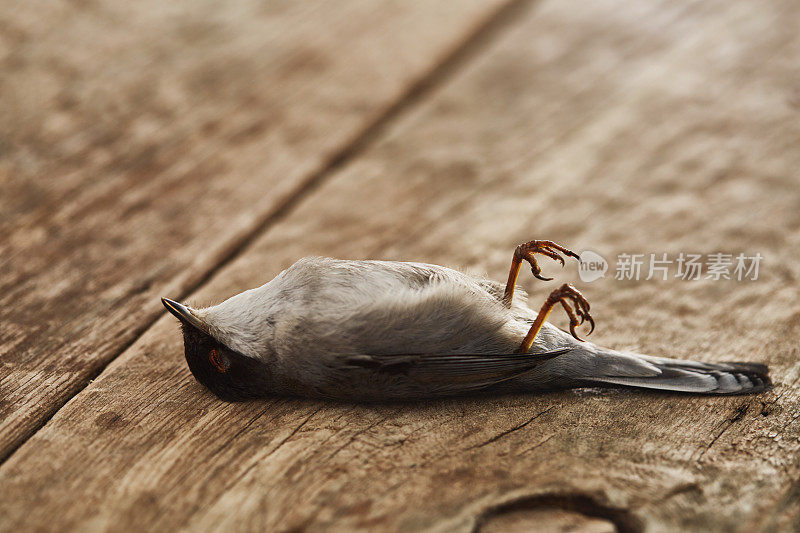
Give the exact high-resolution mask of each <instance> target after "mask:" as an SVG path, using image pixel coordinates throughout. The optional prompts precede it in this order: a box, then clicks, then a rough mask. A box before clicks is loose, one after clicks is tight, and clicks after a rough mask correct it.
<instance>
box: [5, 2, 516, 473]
mask: <svg viewBox="0 0 800 533" xmlns="http://www.w3.org/2000/svg"><path fill="white" fill-rule="evenodd" d="M40 4H41V3H37V2H28V3H23V4H21V5H19V6H16V7H15V8H14V9H13V10H5V11H4V12H3V13H2V15H0V35H2V37H0V38H2V39H3V41H4V46H2V47H0V50H2V52H0V53H1V54H2V55H0V61H2V65H3V66H2V68H3V71H4V72H6V73H8V74H9V75H8V76H4V77H3V80H2V84H0V91H1V92H0V124H2V125H3V127H2V130H3V133H2V135H3V138H2V143H0V336H1V337H2V342H0V361H2V365H0V379H1V380H2V381H0V391H1V392H0V458H2V457H5V456H6V455H7V454H8V453H10V452H11V451H12V450H13V449H14V448H15V447H16V446H18V444H19V443H20V442H22V441H23V440H24V439H25V438H27V436H29V435H30V434H31V432H33V431H35V430H36V429H37V428H38V427H40V426H41V424H42V423H43V422H44V421H45V420H47V418H48V417H49V416H51V415H52V413H53V412H55V410H57V409H58V408H59V407H60V406H62V405H63V404H64V402H66V401H67V399H69V398H70V397H71V396H72V395H74V394H75V393H76V392H77V391H78V390H80V389H81V388H82V387H84V386H85V385H86V383H87V382H88V381H89V380H90V379H92V378H93V377H95V376H96V375H97V374H98V373H99V372H100V370H102V368H103V367H104V366H105V365H106V364H107V363H108V361H109V360H111V359H112V358H113V357H115V356H116V355H118V354H119V353H120V352H121V351H122V350H123V349H124V348H125V347H126V346H128V345H129V344H130V343H131V342H132V341H133V340H134V339H135V338H136V337H137V336H138V335H139V334H140V333H141V332H142V331H143V330H144V329H145V328H146V327H147V326H148V325H150V324H151V323H152V322H153V321H154V320H155V318H156V317H157V316H158V314H159V313H160V312H161V311H162V309H161V307H160V305H159V303H158V300H157V296H158V295H160V294H162V293H165V292H167V293H170V294H176V295H180V294H186V293H187V292H188V291H190V290H191V289H192V288H193V287H195V286H197V284H198V283H200V282H201V281H202V280H203V279H204V278H205V277H206V276H207V275H208V273H209V272H211V271H212V270H213V269H214V268H216V267H217V266H218V265H219V264H220V263H221V262H224V261H225V260H226V259H227V258H228V257H230V256H231V255H232V254H233V253H235V251H236V250H237V249H238V248H239V247H240V246H241V245H242V244H243V243H245V242H247V240H248V239H249V238H250V236H251V235H252V234H253V232H254V231H256V230H257V229H258V228H260V227H263V226H264V224H265V223H266V222H267V221H269V220H270V216H272V214H274V213H275V212H276V210H278V209H281V208H282V206H284V205H285V204H286V202H287V201H288V200H289V199H291V198H295V197H297V196H298V194H299V195H302V193H303V192H302V191H304V190H305V189H306V188H308V187H309V186H310V185H311V184H313V183H314V182H315V180H316V181H318V180H319V179H320V178H321V176H322V175H323V174H322V173H324V170H325V169H326V168H327V167H329V166H330V165H332V164H335V163H337V162H338V161H340V160H341V158H342V157H344V156H345V155H346V154H347V153H349V152H348V151H350V150H352V149H353V143H354V142H358V141H359V139H360V136H362V135H364V132H367V131H370V128H371V127H374V126H375V125H376V124H380V121H381V120H382V119H383V118H382V117H385V116H386V115H387V113H391V112H393V110H394V109H396V108H397V106H398V105H400V106H402V102H403V101H404V99H405V98H408V97H409V95H410V94H413V92H414V91H416V90H418V88H419V84H420V83H427V82H426V81H425V80H427V79H428V78H429V77H430V76H431V73H432V72H434V70H435V69H436V68H438V65H440V64H441V63H442V62H443V61H445V60H447V59H448V58H449V57H451V56H452V54H453V53H454V51H456V50H458V49H459V47H460V46H461V45H462V43H463V42H464V40H465V39H466V38H467V37H469V36H471V35H474V33H475V31H476V29H478V28H480V27H481V25H483V24H485V23H486V22H487V21H489V20H492V17H493V16H494V15H495V14H496V13H497V12H498V11H497V9H498V7H499V6H501V5H502V2H501V0H496V1H492V2H482V1H478V0H474V1H473V0H469V1H467V2H459V3H458V5H457V6H456V7H452V6H448V7H445V6H439V5H434V4H431V3H430V2H424V1H418V2H402V3H398V2H383V3H376V2H371V1H360V0H353V1H347V2H315V3H308V2H302V3H299V2H288V3H287V2H269V3H266V4H265V3H263V2H256V1H248V2H238V3H237V4H236V6H235V7H228V8H225V9H220V7H219V6H218V5H217V4H214V3H213V2H212V3H209V2H203V3H200V4H198V3H197V2H189V1H182V2H166V3H165V2H156V1H146V2H134V3H125V2H116V3H94V2H89V3H85V2H82V3H77V4H76V3H62V4H59V5H57V6H53V5H51V4H50V3H47V5H46V6H44V5H40Z"/></svg>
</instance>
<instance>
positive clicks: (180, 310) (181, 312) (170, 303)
mask: <svg viewBox="0 0 800 533" xmlns="http://www.w3.org/2000/svg"><path fill="white" fill-rule="evenodd" d="M161 303H162V304H164V307H166V308H167V311H169V312H170V313H172V314H173V315H175V316H176V317H177V318H178V320H180V321H181V322H185V323H187V324H191V325H192V326H194V327H196V328H197V329H199V330H200V331H202V332H204V333H208V328H207V327H206V325H205V324H204V323H203V322H202V321H201V320H200V319H199V318H197V317H196V316H195V315H194V313H193V312H192V310H191V309H189V308H188V307H186V306H185V305H183V304H179V303H178V302H176V301H174V300H170V299H169V298H161Z"/></svg>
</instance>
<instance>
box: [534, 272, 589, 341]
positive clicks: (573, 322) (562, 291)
mask: <svg viewBox="0 0 800 533" xmlns="http://www.w3.org/2000/svg"><path fill="white" fill-rule="evenodd" d="M559 302H560V303H561V306H562V307H563V308H564V311H566V313H567V316H569V331H570V333H572V336H573V337H575V338H576V339H578V340H579V341H582V340H583V339H581V338H580V337H578V334H577V333H576V332H575V328H576V327H578V326H580V325H582V324H583V323H584V322H588V323H589V325H590V326H591V327H590V329H589V332H588V333H587V335H591V334H592V332H593V331H594V319H593V318H592V315H591V314H589V307H590V306H589V301H588V300H587V299H586V298H585V297H584V296H583V294H581V293H580V291H579V290H578V289H576V288H575V287H573V286H572V285H570V284H569V283H565V284H564V285H562V286H561V287H559V288H558V289H556V290H554V291H553V292H552V293H550V296H549V297H548V298H547V302H546V303H545V305H546V306H548V307H553V306H555V304H557V303H559ZM570 302H571V303H572V305H570Z"/></svg>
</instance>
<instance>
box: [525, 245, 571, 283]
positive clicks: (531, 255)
mask: <svg viewBox="0 0 800 533" xmlns="http://www.w3.org/2000/svg"><path fill="white" fill-rule="evenodd" d="M536 254H539V255H544V256H546V257H549V258H550V259H553V260H554V261H558V262H559V263H561V267H562V268H563V267H565V266H566V265H567V263H566V261H565V260H564V255H566V256H569V257H574V258H575V259H578V260H580V256H579V255H578V254H576V253H575V252H573V251H572V250H569V249H567V248H564V247H563V246H560V245H558V244H556V243H554V242H553V241H529V242H526V243H524V244H520V245H519V246H517V249H516V250H515V255H516V256H517V257H518V258H519V259H525V261H527V262H528V263H529V264H530V265H531V272H533V276H534V277H535V278H536V279H540V280H542V281H552V279H553V278H547V277H544V276H542V275H541V272H542V270H541V268H539V264H538V262H537V261H536V257H535V256H536ZM562 254H563V255H562Z"/></svg>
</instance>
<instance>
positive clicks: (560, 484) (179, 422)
mask: <svg viewBox="0 0 800 533" xmlns="http://www.w3.org/2000/svg"><path fill="white" fill-rule="evenodd" d="M796 9H797V8H796V7H794V6H793V5H792V4H791V3H789V2H784V3H781V2H773V3H770V4H759V5H758V6H755V5H752V6H751V5H745V4H735V5H729V4H728V3H724V2H717V3H708V2H705V3H698V4H692V5H691V6H688V7H687V6H684V5H680V6H678V5H674V3H663V4H661V5H657V4H654V3H651V2H641V3H636V2H629V3H628V4H627V5H625V6H620V5H619V2H611V1H608V2H593V3H590V4H586V3H578V2H546V3H544V4H542V5H541V6H540V8H539V9H538V10H537V11H536V13H535V14H534V15H532V16H530V17H528V18H527V19H526V20H524V21H520V23H519V25H518V26H517V27H515V28H513V31H510V32H509V33H508V35H507V36H506V38H505V39H504V40H503V41H502V42H500V43H499V44H498V45H497V46H496V47H495V48H493V49H492V50H491V52H490V53H487V54H486V56H485V57H483V58H481V60H480V61H477V62H476V63H475V64H474V65H473V66H472V67H471V68H470V69H468V70H467V71H466V72H465V73H464V74H463V75H462V76H460V77H459V78H458V79H456V80H454V82H453V83H452V84H451V85H449V86H448V87H446V88H445V90H443V91H442V92H441V93H440V94H438V95H436V97H435V98H433V99H432V100H431V101H430V102H428V103H427V104H426V105H424V106H421V107H420V108H419V109H417V110H415V111H414V112H413V113H411V114H410V116H407V117H406V118H405V119H404V120H402V121H401V122H400V123H399V124H397V126H396V127H395V128H393V129H392V131H391V132H389V134H388V135H387V136H386V138H384V139H383V140H382V141H381V142H380V143H379V144H378V145H377V146H376V147H375V148H374V149H372V150H370V151H369V152H368V153H367V154H365V155H363V156H362V157H360V158H359V160H358V161H357V162H356V163H355V164H352V165H350V166H348V167H347V168H346V169H344V170H343V171H342V172H341V173H340V174H339V175H337V176H336V177H335V178H334V179H333V180H330V181H329V182H327V183H326V184H325V185H324V186H323V187H321V188H320V189H319V190H317V191H316V192H314V193H313V194H311V195H309V196H308V197H307V198H306V199H305V201H304V202H303V203H302V204H301V205H300V206H299V208H298V209H297V210H296V211H294V212H293V213H292V214H291V216H290V217H288V218H287V219H286V220H285V221H283V222H282V223H281V224H279V225H277V226H276V227H274V228H272V229H271V230H270V231H269V232H268V233H266V234H265V236H264V237H263V238H262V239H259V240H258V242H256V243H255V245H254V246H253V247H252V249H250V250H248V252H247V253H246V254H244V255H243V256H242V257H240V258H239V259H237V260H236V261H235V262H234V263H233V264H231V265H230V267H228V268H226V269H225V270H224V271H222V272H220V273H219V275H217V276H215V278H214V279H213V280H212V282H211V283H210V284H208V285H207V286H206V287H204V288H203V290H201V291H200V292H199V293H198V294H197V295H196V297H195V298H194V300H195V301H200V302H207V301H215V300H218V299H220V298H223V297H225V296H229V295H231V294H233V293H235V292H238V291H240V290H242V289H244V288H248V287H251V286H254V285H256V284H259V283H261V282H264V281H266V280H268V279H269V278H270V277H272V275H274V274H275V273H276V272H277V271H278V270H279V269H281V268H284V267H286V266H288V265H289V264H290V263H291V262H292V261H293V260H294V259H296V258H298V257H300V256H301V255H306V254H327V255H336V256H340V257H356V258H365V257H384V258H404V259H414V260H428V261H434V262H441V263H447V264H451V265H458V264H461V265H465V266H469V267H472V268H475V269H479V270H486V271H487V272H489V273H491V275H492V276H493V277H495V278H498V279H502V278H503V277H504V275H505V269H506V268H507V264H508V261H509V258H510V252H511V250H512V247H513V245H514V244H516V243H517V242H519V241H520V240H523V239H526V238H530V237H550V238H555V239H558V240H560V241H563V242H564V243H567V244H570V245H572V246H574V247H576V248H578V249H581V248H582V247H584V246H585V247H592V248H594V249H596V250H597V251H600V252H602V253H604V254H605V255H607V256H609V257H611V256H613V255H616V254H617V253H618V252H642V253H647V252H655V253H660V252H669V253H675V252H678V251H700V252H714V251H718V250H720V251H732V252H737V251H740V250H741V251H745V252H749V253H753V252H756V251H760V252H761V253H762V254H764V255H765V256H766V257H767V259H766V260H765V263H764V265H763V268H762V272H761V277H760V279H759V280H758V281H756V282H750V283H736V282H712V281H700V282H694V283H690V282H683V281H678V280H670V281H666V282H656V281H650V282H644V281H642V282H638V283H634V282H628V283H622V282H616V281H613V280H611V279H606V280H603V281H598V282H596V283H592V284H590V285H585V286H583V287H584V289H585V292H586V293H587V295H588V296H589V297H590V299H591V300H592V302H593V307H592V308H593V310H594V311H595V316H596V317H597V319H598V331H597V333H596V334H595V338H594V340H595V341H596V342H599V343H601V344H607V345H612V346H615V347H621V348H634V349H638V350H641V351H645V352H649V353H654V354H664V355H674V356H686V357H697V358H700V359H705V360H724V359H731V360H735V359H748V360H763V361H766V362H768V363H770V365H771V366H772V369H773V374H774V376H775V380H776V381H777V383H778V385H777V386H776V388H775V390H774V391H772V392H770V393H768V394H765V395H761V396H754V397H733V398H702V397H701V398H696V397H687V396H680V395H655V394H650V393H644V392H629V391H605V392H599V391H594V390H589V391H570V392H561V393H553V394H546V395H538V396H511V397H504V398H490V399H484V398H468V399H460V400H447V401H441V402H427V403H423V404H414V405H367V406H358V405H347V404H322V403H317V402H311V401H300V400H289V399H276V400H272V401H264V402H252V403H247V404H223V403H221V402H219V401H217V400H216V399H215V398H214V397H213V396H211V395H210V394H209V393H207V392H206V391H204V390H203V389H202V388H201V387H200V386H199V385H198V384H197V383H196V382H194V380H193V378H192V377H191V376H190V374H189V372H188V370H187V369H186V367H185V363H184V362H183V360H182V354H181V345H180V338H179V336H178V333H177V328H176V327H175V324H174V319H172V318H171V317H164V318H163V319H162V320H160V321H159V322H157V323H156V325H155V326H154V327H153V328H152V329H150V330H149V331H148V332H147V333H146V334H145V335H144V336H143V337H142V338H141V339H140V340H139V341H137V342H136V343H135V344H134V345H133V346H132V347H131V348H130V349H129V350H128V351H126V353H125V354H124V355H123V356H122V357H120V358H119V359H117V360H116V361H115V362H114V363H112V364H111V365H110V366H109V368H108V369H107V371H105V372H104V373H103V374H102V375H101V376H100V377H99V378H98V379H97V380H96V381H94V382H93V383H92V384H91V385H90V386H89V387H87V389H86V390H85V391H83V392H82V393H81V394H80V395H78V396H77V397H75V398H74V399H73V400H72V401H71V402H69V403H68V404H67V405H66V406H65V408H64V409H62V410H61V411H60V412H59V413H58V414H57V415H56V416H55V417H54V418H53V419H52V420H51V421H50V422H49V423H48V424H47V425H46V426H45V427H44V428H43V429H42V430H41V431H40V432H38V433H37V434H36V435H35V436H34V437H33V438H32V439H31V440H30V441H29V442H27V443H26V444H25V445H23V446H22V447H21V448H20V449H19V450H18V452H17V453H16V454H14V456H12V457H11V459H10V460H9V461H7V462H6V463H5V464H4V465H3V466H2V467H1V468H0V488H2V492H3V494H4V498H3V499H2V500H0V521H2V527H3V528H7V529H10V528H12V527H17V526H22V525H27V526H29V527H36V526H42V527H44V526H47V525H48V524H51V523H52V520H53V518H52V517H53V516H58V517H59V521H60V525H63V526H64V527H65V528H66V527H77V526H84V527H91V526H94V527H97V528H100V527H105V528H108V529H120V530H122V529H130V528H132V527H136V526H139V527H145V526H146V527H148V528H151V529H152V528H160V529H169V528H173V527H182V528H187V529H188V528H192V529H195V528H196V529H229V528H237V529H245V530H263V529H269V528H274V527H275V526H283V527H285V528H298V529H299V528H303V527H304V526H305V527H306V528H308V529H311V530H323V529H333V530H348V529H351V528H362V529H367V528H370V529H378V528H380V529H394V530H398V529H400V530H415V529H421V528H425V529H430V530H452V529H459V530H469V529H471V528H472V527H473V526H475V525H477V524H481V523H483V524H486V525H487V527H490V526H491V523H492V521H493V520H495V519H497V520H500V519H502V518H503V516H504V514H505V512H506V511H508V512H513V513H515V515H516V516H515V517H513V518H515V519H522V517H520V516H519V514H518V513H522V512H524V510H525V509H531V510H533V511H534V512H539V510H540V509H542V507H543V506H544V507H548V506H549V507H550V508H553V507H555V508H557V509H561V508H564V509H573V508H576V507H577V508H580V509H582V511H581V512H582V513H583V514H586V515H587V516H596V517H600V518H602V519H604V520H610V521H612V522H613V523H614V524H616V526H617V527H618V528H620V529H628V530H636V529H638V528H639V527H641V526H642V525H647V526H649V527H650V529H652V530H661V529H667V528H676V527H693V528H695V529H702V528H708V529H716V530H731V529H740V530H746V531H750V530H753V529H764V530H771V529H774V527H781V528H783V529H790V528H791V527H792V526H793V525H796V524H797V517H798V511H799V510H800V509H798V503H797V502H798V499H797V494H798V487H800V482H798V478H799V477H800V464H799V463H798V459H797V457H798V451H800V415H799V414H798V413H799V411H798V408H799V407H800V384H798V380H800V364H799V363H798V348H797V338H798V323H799V322H800V321H798V317H800V304H798V298H797V296H798V295H797V281H798V278H799V277H800V267H799V266H798V265H797V262H796V257H797V255H798V254H797V252H798V248H799V246H798V245H799V244H800V243H799V242H798V241H799V240H800V235H798V234H797V230H796V228H797V227H798V223H800V219H799V218H798V217H800V214H799V213H800V209H798V207H800V191H798V187H797V178H796V176H795V172H796V169H797V168H799V165H800V148H798V144H797V142H796V141H797V139H798V134H800V122H798V120H797V113H798V111H797V109H796V108H795V107H793V105H794V104H793V103H792V102H793V100H792V98H793V94H794V91H795V89H796V86H795V85H794V84H795V83H796V80H794V79H793V78H792V76H793V73H794V72H796V69H797V66H798V65H797V64H796V61H797V57H796V56H795V55H792V53H791V52H792V50H796V49H797V46H798V44H799V43H798V36H797V34H796V33H795V32H794V28H793V26H792V24H793V23H792V21H793V20H796V16H797V11H796ZM554 268H555V267H550V269H549V270H547V271H546V272H548V273H549V272H551V271H553V269H554ZM567 275H568V276H569V277H570V278H574V277H575V271H574V267H573V269H572V270H569V271H566V272H565V276H567ZM555 283H556V282H553V284H555ZM529 287H530V288H531V289H535V294H536V295H538V296H537V297H538V298H541V297H543V294H544V293H545V292H546V291H547V290H549V288H550V287H549V286H545V285H542V284H534V283H530V284H529ZM76 495H77V497H76Z"/></svg>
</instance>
